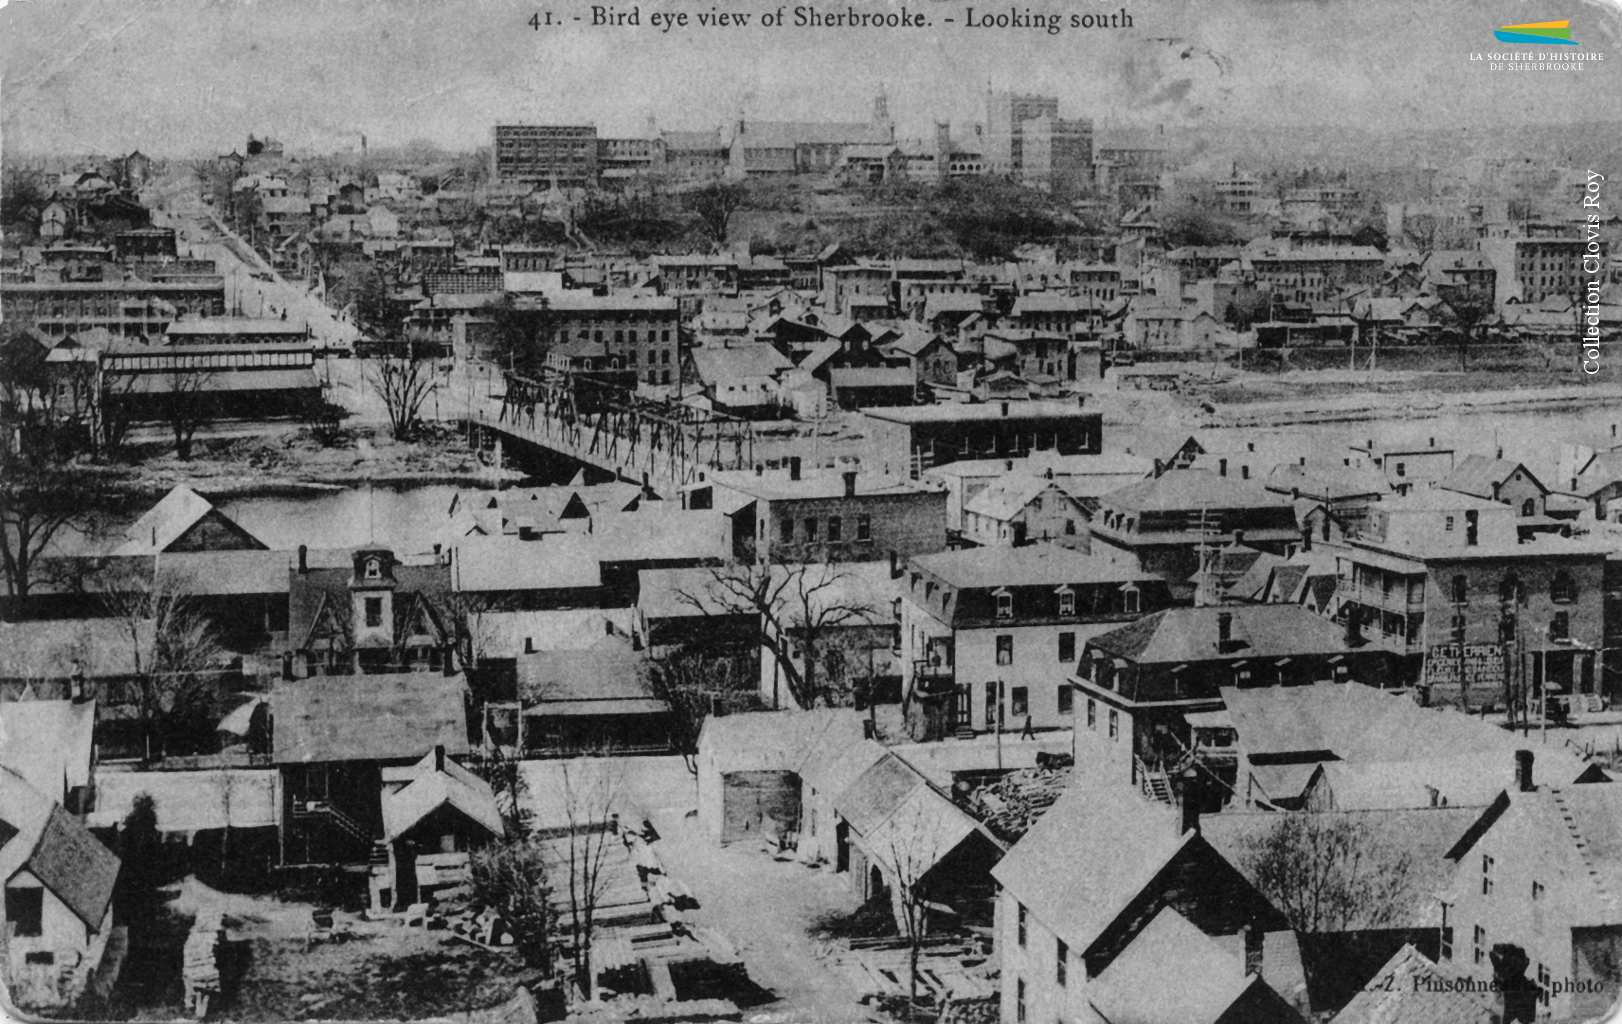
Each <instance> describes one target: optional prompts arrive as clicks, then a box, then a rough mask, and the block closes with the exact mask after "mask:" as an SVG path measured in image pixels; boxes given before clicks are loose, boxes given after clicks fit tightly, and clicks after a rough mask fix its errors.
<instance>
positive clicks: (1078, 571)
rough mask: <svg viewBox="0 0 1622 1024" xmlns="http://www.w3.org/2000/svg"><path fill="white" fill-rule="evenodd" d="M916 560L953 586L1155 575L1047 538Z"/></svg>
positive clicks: (1045, 583) (1139, 578) (1129, 579)
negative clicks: (1040, 542) (1084, 552)
mask: <svg viewBox="0 0 1622 1024" xmlns="http://www.w3.org/2000/svg"><path fill="white" fill-rule="evenodd" d="M912 563H913V564H914V565H916V566H918V568H920V569H923V570H924V571H926V572H928V573H931V574H932V575H934V576H937V577H939V578H940V580H941V581H942V582H944V583H946V584H948V585H950V586H954V587H996V586H1054V587H1056V586H1061V585H1063V584H1066V583H1131V582H1135V581H1148V580H1153V579H1155V578H1156V577H1155V576H1153V575H1152V574H1150V573H1146V572H1142V571H1140V570H1137V569H1133V568H1130V567H1128V566H1124V565H1122V564H1120V563H1118V562H1112V561H1110V560H1108V559H1105V558H1096V557H1093V556H1091V555H1084V554H1082V553H1081V552H1079V551H1075V550H1072V549H1070V548H1066V547H1061V546H1059V545H1057V544H1046V543H1043V544H1027V545H1023V546H1021V547H1017V548H963V549H960V550H957V551H942V552H938V553H936V554H933V555H919V556H917V557H915V558H913V559H912Z"/></svg>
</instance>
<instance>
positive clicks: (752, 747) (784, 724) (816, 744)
mask: <svg viewBox="0 0 1622 1024" xmlns="http://www.w3.org/2000/svg"><path fill="white" fill-rule="evenodd" d="M862 735H863V726H862V716H861V715H860V714H858V713H857V712H855V711H853V710H851V709H850V708H818V709H816V710H813V711H758V712H750V713H747V714H741V715H720V716H717V715H711V716H709V717H708V718H706V719H704V726H703V728H702V729H701V730H700V731H699V737H698V748H699V754H700V759H701V760H703V761H705V762H707V763H711V764H713V765H714V767H715V769H716V771H718V772H720V773H721V774H723V775H724V774H727V773H729V772H744V771H792V772H799V771H802V770H803V769H804V768H805V766H806V762H807V758H808V757H809V756H812V755H813V754H814V752H815V751H817V750H818V749H819V748H821V747H822V746H823V745H824V744H828V745H829V746H832V747H842V746H845V745H848V744H854V743H857V742H860V741H861V739H862Z"/></svg>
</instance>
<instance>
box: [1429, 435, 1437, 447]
mask: <svg viewBox="0 0 1622 1024" xmlns="http://www.w3.org/2000/svg"><path fill="white" fill-rule="evenodd" d="M1430 440H1431V447H1432V448H1435V447H1436V438H1434V437H1433V438H1431V439H1430Z"/></svg>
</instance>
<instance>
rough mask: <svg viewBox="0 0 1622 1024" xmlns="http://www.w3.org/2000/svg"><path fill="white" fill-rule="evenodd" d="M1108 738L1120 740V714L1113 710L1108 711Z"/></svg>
mask: <svg viewBox="0 0 1622 1024" xmlns="http://www.w3.org/2000/svg"><path fill="white" fill-rule="evenodd" d="M1109 738H1110V739H1112V740H1115V739H1120V738H1121V713H1120V712H1119V711H1116V710H1115V709H1114V708H1110V709H1109Z"/></svg>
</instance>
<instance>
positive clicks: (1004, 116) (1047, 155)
mask: <svg viewBox="0 0 1622 1024" xmlns="http://www.w3.org/2000/svg"><path fill="white" fill-rule="evenodd" d="M983 146H984V154H983V156H984V165H985V169H986V171H987V172H988V173H991V174H996V175H1001V176H1005V177H1009V178H1012V179H1013V180H1015V181H1018V182H1020V183H1022V184H1026V185H1029V186H1031V187H1032V188H1039V189H1042V190H1043V191H1055V190H1057V191H1067V190H1071V189H1075V188H1077V187H1079V186H1081V185H1082V184H1084V183H1085V181H1086V179H1087V177H1088V175H1090V173H1091V171H1092V162H1093V125H1092V122H1091V121H1088V120H1086V119H1075V120H1067V119H1065V118H1061V117H1060V116H1059V99H1058V97H1056V96H1037V95H1033V94H1026V93H1015V92H987V93H986V131H985V137H984V141H983Z"/></svg>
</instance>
